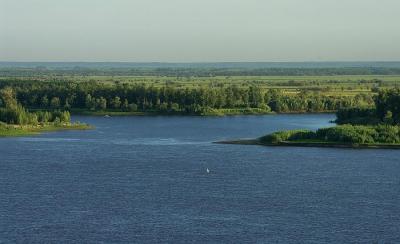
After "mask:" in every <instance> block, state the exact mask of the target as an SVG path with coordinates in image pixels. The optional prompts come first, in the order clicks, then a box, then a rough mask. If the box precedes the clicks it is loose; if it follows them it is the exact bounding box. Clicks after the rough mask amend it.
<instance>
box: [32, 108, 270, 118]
mask: <svg viewBox="0 0 400 244" xmlns="http://www.w3.org/2000/svg"><path fill="white" fill-rule="evenodd" d="M33 110H34V109H33ZM70 112H71V113H72V114H73V115H87V116H107V115H109V116H185V115H187V116H236V115H268V114H276V113H275V112H271V111H270V110H264V109H260V108H237V109H210V110H205V111H202V112H199V113H187V112H183V111H157V110H148V111H144V112H143V111H120V110H99V111H92V110H86V109H71V110H70Z"/></svg>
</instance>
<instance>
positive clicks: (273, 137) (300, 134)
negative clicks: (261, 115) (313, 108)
mask: <svg viewBox="0 0 400 244" xmlns="http://www.w3.org/2000/svg"><path fill="white" fill-rule="evenodd" d="M313 138H315V132H313V131H310V130H287V131H278V132H275V133H272V134H269V135H266V136H263V137H261V138H260V140H261V141H262V142H267V143H279V142H283V141H295V140H304V139H313Z"/></svg>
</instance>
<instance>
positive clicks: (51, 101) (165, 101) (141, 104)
mask: <svg viewBox="0 0 400 244" xmlns="http://www.w3.org/2000/svg"><path fill="white" fill-rule="evenodd" d="M5 86H10V87H12V88H13V89H14V90H15V92H16V97H17V100H18V102H19V103H21V104H22V105H23V106H25V107H27V108H36V109H42V110H49V109H51V110H57V109H65V110H71V111H73V110H74V109H84V110H90V111H107V110H113V111H133V112H134V111H142V112H157V113H180V114H203V113H205V112H206V111H210V110H216V109H246V108H253V109H259V110H262V111H266V112H269V111H273V112H278V113H285V112H327V111H337V110H339V109H342V108H350V107H362V106H371V105H373V102H374V101H373V98H372V96H371V95H368V94H359V95H357V96H327V95H323V94H321V93H318V92H310V91H302V92H300V93H297V94H287V93H285V92H284V91H282V90H279V89H262V88H261V87H260V86H258V85H250V86H248V87H243V86H238V85H222V86H221V85H218V86H213V85H212V84H210V85H205V86H201V87H193V88H181V87H179V86H176V85H168V83H166V84H164V85H162V86H160V87H155V86H153V85H146V84H135V83H123V84H120V83H112V84H109V83H101V82H69V81H63V82H49V81H29V80H27V81H14V82H12V81H0V88H1V87H5ZM0 103H1V101H0Z"/></svg>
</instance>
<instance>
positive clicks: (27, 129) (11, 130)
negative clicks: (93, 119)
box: [0, 123, 93, 138]
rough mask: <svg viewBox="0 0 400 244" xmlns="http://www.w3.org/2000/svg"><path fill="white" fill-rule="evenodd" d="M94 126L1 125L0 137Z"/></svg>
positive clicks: (32, 134) (88, 128)
mask: <svg viewBox="0 0 400 244" xmlns="http://www.w3.org/2000/svg"><path fill="white" fill-rule="evenodd" d="M90 129H93V126H91V125H88V124H77V123H73V124H62V125H39V126H29V125H25V126H20V125H7V124H6V125H2V126H0V138H5V137H20V136H34V135H39V134H41V133H44V132H52V131H64V130H90Z"/></svg>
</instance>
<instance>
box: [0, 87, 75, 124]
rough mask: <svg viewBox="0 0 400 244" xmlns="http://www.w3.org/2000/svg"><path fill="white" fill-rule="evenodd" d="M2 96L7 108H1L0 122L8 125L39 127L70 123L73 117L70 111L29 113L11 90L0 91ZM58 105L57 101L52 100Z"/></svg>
mask: <svg viewBox="0 0 400 244" xmlns="http://www.w3.org/2000/svg"><path fill="white" fill-rule="evenodd" d="M0 96H1V99H2V100H3V101H5V107H1V108H0V121H1V122H4V123H6V124H14V125H37V124H38V123H48V122H58V123H61V122H63V123H70V121H71V116H70V114H69V112H68V111H64V112H62V111H58V110H56V111H53V112H43V111H39V112H35V113H30V112H28V111H27V110H26V109H25V108H24V107H23V106H22V105H21V104H19V103H18V102H17V100H16V98H15V95H14V92H13V90H12V89H11V88H4V89H1V90H0ZM52 101H55V102H54V104H56V103H57V99H54V100H53V99H52Z"/></svg>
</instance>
